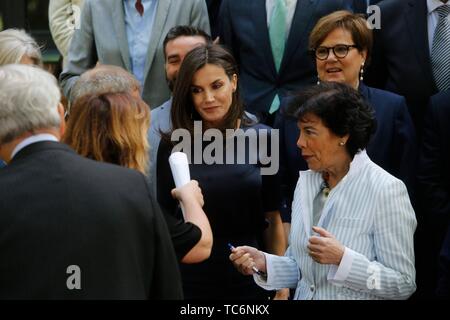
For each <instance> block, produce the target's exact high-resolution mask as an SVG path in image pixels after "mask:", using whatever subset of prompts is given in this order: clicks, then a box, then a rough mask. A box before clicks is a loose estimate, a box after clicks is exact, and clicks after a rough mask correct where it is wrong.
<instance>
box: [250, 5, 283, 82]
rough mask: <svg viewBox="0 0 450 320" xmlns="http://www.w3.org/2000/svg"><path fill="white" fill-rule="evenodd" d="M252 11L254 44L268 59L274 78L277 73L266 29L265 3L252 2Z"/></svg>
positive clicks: (267, 29)
mask: <svg viewBox="0 0 450 320" xmlns="http://www.w3.org/2000/svg"><path fill="white" fill-rule="evenodd" d="M247 1H248V0H247ZM252 11H253V21H254V25H255V26H256V27H255V29H254V31H255V32H254V39H255V43H257V44H258V45H259V48H260V50H261V51H262V54H263V55H264V56H265V57H267V58H269V59H270V62H269V66H270V73H271V74H272V75H273V76H276V74H277V72H276V69H275V62H274V59H273V54H272V48H271V46H270V37H269V28H268V27H267V11H266V1H265V0H256V1H253V8H252Z"/></svg>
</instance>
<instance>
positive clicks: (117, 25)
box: [112, 0, 131, 72]
mask: <svg viewBox="0 0 450 320" xmlns="http://www.w3.org/2000/svg"><path fill="white" fill-rule="evenodd" d="M112 6H113V7H112V17H113V21H114V22H113V25H114V30H115V31H116V39H117V41H118V42H119V47H120V53H121V55H122V60H123V65H124V66H125V67H126V69H127V70H128V71H129V72H131V64H130V52H129V49H128V40H127V32H126V30H125V15H124V12H123V11H124V9H123V1H122V0H114V1H113V3H112Z"/></svg>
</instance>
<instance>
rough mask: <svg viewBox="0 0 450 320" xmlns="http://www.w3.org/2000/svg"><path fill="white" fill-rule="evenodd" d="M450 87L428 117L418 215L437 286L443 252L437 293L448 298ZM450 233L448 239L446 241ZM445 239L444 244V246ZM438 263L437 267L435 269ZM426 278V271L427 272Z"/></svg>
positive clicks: (422, 245) (421, 242)
mask: <svg viewBox="0 0 450 320" xmlns="http://www.w3.org/2000/svg"><path fill="white" fill-rule="evenodd" d="M449 123H450V90H447V91H444V92H441V93H439V94H436V95H434V96H433V97H432V98H431V99H430V104H429V107H428V114H427V116H426V118H425V124H424V130H423V141H422V148H421V155H420V160H419V170H418V182H419V187H420V190H421V193H420V194H421V196H422V197H421V200H422V211H421V215H420V216H419V217H418V220H419V222H421V225H422V228H421V229H420V231H421V234H419V238H418V245H419V246H420V249H421V250H422V251H423V252H424V253H423V254H428V255H429V258H428V259H427V261H426V265H425V266H424V269H425V271H426V277H427V279H431V280H432V281H433V285H434V280H435V278H434V273H433V272H436V271H437V265H436V266H435V264H436V263H435V261H436V258H437V256H438V254H439V251H440V250H441V252H440V255H441V262H440V263H441V269H440V276H439V283H438V290H437V292H436V293H437V295H439V296H444V295H445V294H444V292H446V294H447V297H448V294H449V292H450V285H449V281H450V274H449V270H447V271H446V272H444V271H445V270H444V269H443V266H445V265H446V266H449V265H450V235H449V233H450V139H449V137H450V128H449ZM446 233H447V240H446V241H444V237H445V234H446ZM443 241H444V244H443V245H442V243H443ZM433 266H435V269H434V268H433ZM423 276H424V277H425V272H424V275H423Z"/></svg>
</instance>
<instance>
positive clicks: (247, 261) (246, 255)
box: [230, 246, 266, 275]
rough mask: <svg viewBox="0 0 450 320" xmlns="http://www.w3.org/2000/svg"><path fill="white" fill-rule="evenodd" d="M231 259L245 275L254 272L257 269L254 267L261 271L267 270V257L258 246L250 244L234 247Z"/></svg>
mask: <svg viewBox="0 0 450 320" xmlns="http://www.w3.org/2000/svg"><path fill="white" fill-rule="evenodd" d="M230 260H231V262H233V265H234V266H235V267H236V269H238V271H239V272H240V273H242V274H243V275H252V274H254V273H255V270H253V267H256V268H257V269H258V270H259V271H262V272H266V257H265V256H264V254H263V253H262V252H261V251H259V250H258V249H256V248H253V247H248V246H241V247H237V248H233V249H232V250H231V254H230Z"/></svg>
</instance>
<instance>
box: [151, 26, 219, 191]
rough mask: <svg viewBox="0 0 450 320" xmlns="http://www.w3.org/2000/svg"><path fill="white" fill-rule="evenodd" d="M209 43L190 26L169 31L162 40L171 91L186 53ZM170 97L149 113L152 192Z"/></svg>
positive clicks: (208, 37) (198, 31) (168, 116)
mask: <svg viewBox="0 0 450 320" xmlns="http://www.w3.org/2000/svg"><path fill="white" fill-rule="evenodd" d="M208 43H211V37H210V36H209V35H208V34H207V33H206V32H205V31H203V30H201V29H198V28H196V27H192V26H176V27H173V28H172V29H170V30H169V32H168V33H167V35H166V38H165V39H164V58H165V63H164V68H165V70H166V78H167V84H168V86H169V89H170V91H171V92H172V91H173V88H174V86H175V80H176V78H177V74H178V71H179V70H180V67H181V63H182V62H183V60H184V57H185V56H186V54H188V52H190V51H191V50H192V49H194V48H195V47H198V46H201V45H206V44H208ZM171 107H172V97H171V98H170V99H169V100H167V101H166V102H164V103H163V104H162V105H161V106H159V107H158V108H156V109H153V110H152V112H151V125H150V130H149V131H148V139H149V143H150V167H149V168H150V170H149V175H150V179H151V182H152V184H151V185H152V188H153V191H155V192H156V156H157V154H158V146H159V142H160V140H161V135H160V132H167V131H169V130H170V129H171V126H172V124H171V122H170V110H171Z"/></svg>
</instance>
